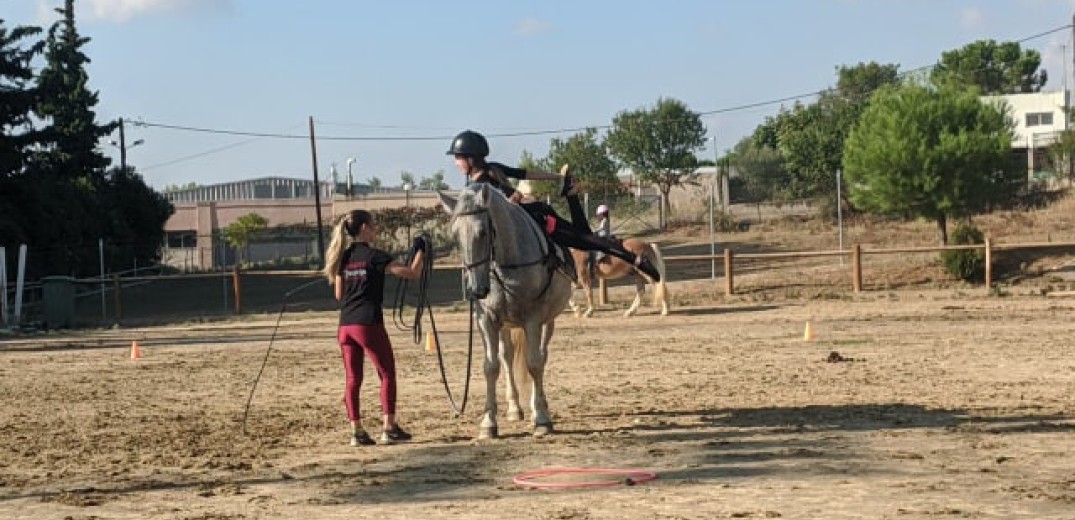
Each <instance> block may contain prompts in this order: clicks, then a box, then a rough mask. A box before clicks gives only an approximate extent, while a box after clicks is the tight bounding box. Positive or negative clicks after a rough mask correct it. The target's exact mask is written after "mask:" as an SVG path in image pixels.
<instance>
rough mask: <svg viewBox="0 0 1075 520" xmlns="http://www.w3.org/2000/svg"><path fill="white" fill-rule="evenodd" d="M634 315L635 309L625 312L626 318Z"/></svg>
mask: <svg viewBox="0 0 1075 520" xmlns="http://www.w3.org/2000/svg"><path fill="white" fill-rule="evenodd" d="M634 315H635V311H627V312H625V313H623V317H624V318H630V317H631V316H634Z"/></svg>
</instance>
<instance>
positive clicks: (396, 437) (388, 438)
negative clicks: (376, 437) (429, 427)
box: [381, 424, 411, 444]
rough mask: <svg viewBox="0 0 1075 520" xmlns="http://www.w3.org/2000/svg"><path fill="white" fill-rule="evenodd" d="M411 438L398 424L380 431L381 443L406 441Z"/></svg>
mask: <svg viewBox="0 0 1075 520" xmlns="http://www.w3.org/2000/svg"><path fill="white" fill-rule="evenodd" d="M409 440H411V434H409V433H407V432H405V431H403V428H400V427H399V425H398V424H397V425H395V426H393V427H392V429H391V430H385V431H383V432H381V443H383V444H394V443H397V442H407V441H409Z"/></svg>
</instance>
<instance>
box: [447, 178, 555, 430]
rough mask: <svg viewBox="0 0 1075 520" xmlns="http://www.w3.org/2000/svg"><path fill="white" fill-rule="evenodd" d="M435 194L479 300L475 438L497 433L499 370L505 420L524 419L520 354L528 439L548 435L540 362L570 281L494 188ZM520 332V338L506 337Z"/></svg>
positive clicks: (471, 292) (521, 214)
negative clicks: (526, 384)
mask: <svg viewBox="0 0 1075 520" xmlns="http://www.w3.org/2000/svg"><path fill="white" fill-rule="evenodd" d="M438 195H439V196H440V201H441V205H443V206H444V208H445V209H447V210H448V212H449V213H451V215H452V221H451V228H452V232H453V233H454V234H455V236H456V238H457V239H458V241H459V251H460V256H461V257H462V262H463V270H464V273H465V278H466V293H467V298H468V299H471V300H477V303H478V304H477V306H476V309H477V310H476V311H475V318H476V319H477V321H478V327H479V329H480V330H481V334H482V341H483V343H484V344H485V360H484V364H483V368H484V371H485V414H484V415H483V416H482V421H481V428H480V430H479V434H478V437H479V438H481V439H490V438H496V436H497V434H498V432H497V403H496V382H497V379H498V378H499V376H500V368H501V364H503V367H504V372H505V375H506V376H507V390H506V392H507V396H506V398H507V402H508V418H509V419H515V420H518V419H522V409H521V408H520V406H519V397H518V396H519V394H518V391H517V387H516V381H515V374H514V371H513V370H512V367H513V366H514V364H515V361H516V359H517V358H521V357H522V356H525V359H526V369H527V370H526V372H527V373H528V374H529V376H530V380H531V382H532V387H531V392H530V396H531V397H530V406H531V409H532V411H533V424H534V435H535V436H542V435H545V434H547V433H551V432H552V430H553V424H552V418H550V417H549V409H548V403H547V402H546V400H545V387H544V384H545V383H544V381H545V362H546V361H547V359H548V353H549V350H548V349H549V341H550V340H552V334H553V331H554V330H555V328H556V327H555V324H556V317H557V316H559V315H560V313H561V312H563V310H564V308H565V307H566V306H567V302H568V301H569V300H570V299H571V292H572V287H571V280H569V279H568V278H567V277H566V276H564V275H562V274H560V273H559V271H558V270H557V269H556V265H555V263H554V260H555V253H554V252H553V251H552V250H551V249H550V247H549V243H548V241H547V240H546V239H545V236H544V235H543V234H542V232H541V229H540V228H539V227H538V225H537V222H535V221H534V219H533V218H531V217H530V215H528V214H527V213H526V211H524V210H523V209H522V208H521V207H519V206H518V205H516V204H513V203H512V202H511V201H509V200H508V199H507V198H505V197H504V195H503V194H501V193H500V191H499V190H497V189H495V188H493V187H491V186H489V185H487V184H483V183H478V184H474V185H472V186H470V187H468V188H464V189H463V190H462V191H461V192H460V193H459V198H458V199H453V198H451V197H449V196H447V195H444V194H441V193H438ZM519 329H521V332H522V333H521V334H518V333H516V334H512V332H513V331H516V332H518V331H519ZM513 338H514V341H513ZM524 338H525V340H524Z"/></svg>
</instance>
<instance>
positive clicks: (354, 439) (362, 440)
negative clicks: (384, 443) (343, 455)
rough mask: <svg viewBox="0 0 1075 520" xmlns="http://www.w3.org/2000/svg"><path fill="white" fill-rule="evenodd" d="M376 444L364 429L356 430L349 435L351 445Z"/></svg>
mask: <svg viewBox="0 0 1075 520" xmlns="http://www.w3.org/2000/svg"><path fill="white" fill-rule="evenodd" d="M375 444H377V443H376V442H374V440H373V437H370V434H368V433H366V430H358V431H357V432H355V433H354V435H352V436H351V446H373V445H375Z"/></svg>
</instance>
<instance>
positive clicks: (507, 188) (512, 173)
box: [474, 162, 526, 197]
mask: <svg viewBox="0 0 1075 520" xmlns="http://www.w3.org/2000/svg"><path fill="white" fill-rule="evenodd" d="M486 166H488V167H487V168H486V169H484V170H482V172H481V174H480V175H478V178H477V179H474V182H484V183H487V184H491V185H492V186H494V187H496V188H498V189H499V190H500V192H501V193H503V194H504V196H505V197H511V195H512V194H513V193H515V188H512V187H511V185H510V184H505V183H503V182H501V181H499V180H497V176H495V175H490V174H489V169H490V168H496V169H498V170H500V171H501V172H503V173H504V176H506V177H511V178H512V179H518V180H523V179H525V178H526V170H524V169H522V168H512V167H511V166H506V165H503V164H500V163H498V162H491V163H488V164H487V165H486Z"/></svg>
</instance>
